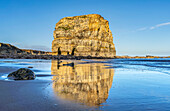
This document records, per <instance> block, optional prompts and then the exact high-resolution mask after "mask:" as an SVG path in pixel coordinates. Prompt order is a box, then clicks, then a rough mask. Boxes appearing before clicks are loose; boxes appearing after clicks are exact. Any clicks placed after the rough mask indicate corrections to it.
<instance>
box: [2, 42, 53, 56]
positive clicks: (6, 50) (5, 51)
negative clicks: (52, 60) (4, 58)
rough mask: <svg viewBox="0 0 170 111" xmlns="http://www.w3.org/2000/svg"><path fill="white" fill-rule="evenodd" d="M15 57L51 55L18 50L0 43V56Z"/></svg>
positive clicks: (42, 52) (35, 51)
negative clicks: (19, 55)
mask: <svg viewBox="0 0 170 111" xmlns="http://www.w3.org/2000/svg"><path fill="white" fill-rule="evenodd" d="M3 54H4V55H6V54H11V55H16V54H31V55H44V54H46V55H47V54H51V52H45V51H38V50H31V49H20V48H18V47H15V46H13V45H11V44H5V43H0V55H3Z"/></svg>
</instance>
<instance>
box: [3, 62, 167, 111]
mask: <svg viewBox="0 0 170 111" xmlns="http://www.w3.org/2000/svg"><path fill="white" fill-rule="evenodd" d="M169 61H170V60H169V59H110V60H108V59H107V60H81V61H80V60H79V61H76V60H74V61H71V60H69V61H68V60H66V61H64V60H63V61H62V62H61V63H58V61H55V60H40V59H36V60H32V59H22V60H21V59H1V60H0V110H2V111H37V110H40V111H56V110H61V111H62V110H63V111H66V110H69V111H73V110H74V111H75V110H115V111H120V110H123V111H129V110H157V111H162V110H167V109H170V106H169V104H170V101H169V100H170V95H169V93H170V90H169V85H170V82H169V79H170V76H169V75H170V70H169V65H170V64H169ZM30 66H31V67H33V68H31V70H32V71H34V72H35V75H36V79H35V80H17V81H13V80H8V78H7V75H8V74H9V73H10V72H12V71H15V70H17V69H19V68H28V67H30Z"/></svg>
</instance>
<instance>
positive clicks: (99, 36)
mask: <svg viewBox="0 0 170 111" xmlns="http://www.w3.org/2000/svg"><path fill="white" fill-rule="evenodd" d="M53 36H54V40H53V42H52V53H53V55H58V54H61V55H67V54H70V55H75V56H92V57H114V56H115V55H116V50H115V46H114V44H113V36H112V32H111V30H110V29H109V22H108V21H107V20H105V19H104V18H103V17H102V16H101V15H98V14H89V15H81V16H74V17H65V18H62V19H61V20H60V21H59V22H58V23H57V24H56V27H55V30H54V33H53Z"/></svg>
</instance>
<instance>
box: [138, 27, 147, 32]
mask: <svg viewBox="0 0 170 111" xmlns="http://www.w3.org/2000/svg"><path fill="white" fill-rule="evenodd" d="M146 29H147V27H143V28H140V29H137V30H138V31H143V30H146Z"/></svg>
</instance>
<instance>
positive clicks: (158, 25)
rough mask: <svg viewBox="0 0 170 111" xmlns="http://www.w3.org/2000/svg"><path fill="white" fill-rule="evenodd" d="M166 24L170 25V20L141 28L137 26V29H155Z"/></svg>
mask: <svg viewBox="0 0 170 111" xmlns="http://www.w3.org/2000/svg"><path fill="white" fill-rule="evenodd" d="M166 25H170V22H166V23H161V24H157V25H155V26H151V27H143V28H139V29H137V31H144V30H153V29H155V28H159V27H162V26H166Z"/></svg>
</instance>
